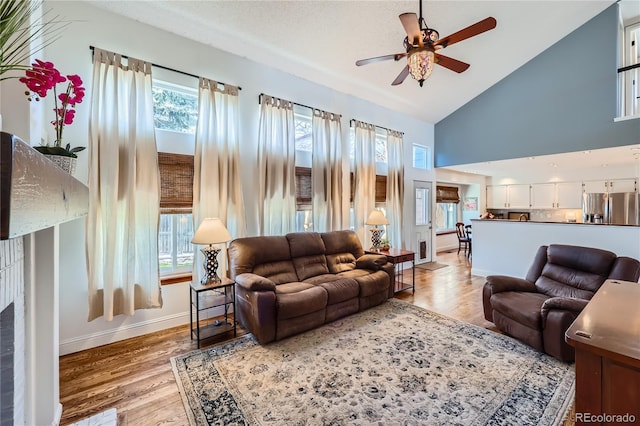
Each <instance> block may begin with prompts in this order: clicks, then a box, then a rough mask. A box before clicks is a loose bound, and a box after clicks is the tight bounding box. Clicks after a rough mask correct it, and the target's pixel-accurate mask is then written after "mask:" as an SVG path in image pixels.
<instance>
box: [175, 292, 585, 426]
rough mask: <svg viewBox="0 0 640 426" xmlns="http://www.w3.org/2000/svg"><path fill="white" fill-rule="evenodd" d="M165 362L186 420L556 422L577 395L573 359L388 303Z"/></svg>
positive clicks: (214, 422) (272, 422) (215, 422)
mask: <svg viewBox="0 0 640 426" xmlns="http://www.w3.org/2000/svg"><path fill="white" fill-rule="evenodd" d="M171 363H172V366H173V369H174V373H175V375H176V378H177V382H178V387H179V388H180V393H181V395H182V398H183V401H184V405H185V409H186V411H187V415H188V416H189V419H190V422H191V424H192V425H228V424H238V425H242V424H249V425H329V424H331V425H352V424H372V423H376V424H384V425H391V424H393V425H400V424H402V425H488V424H491V425H539V426H543V425H558V424H561V423H562V420H563V417H564V416H565V414H566V413H567V411H568V410H569V408H570V406H571V403H572V401H573V395H574V388H573V386H574V370H573V365H572V364H564V363H562V362H560V361H557V360H556V359H554V358H551V357H549V356H547V355H544V354H541V353H539V352H537V351H535V350H533V349H531V348H529V347H528V346H525V345H523V344H521V343H520V342H518V341H516V340H514V339H511V338H509V337H507V336H504V335H501V334H498V333H494V332H492V331H489V330H485V329H483V328H480V327H477V326H473V325H469V324H466V323H462V322H459V321H456V320H453V319H449V318H445V317H442V316H440V315H437V314H434V313H432V312H429V311H426V310H424V309H421V308H419V307H416V306H413V305H410V304H407V303H405V302H401V301H397V300H393V299H392V300H389V301H388V302H386V303H384V304H382V305H380V306H378V307H375V308H372V309H369V310H366V311H364V312H361V313H358V314H355V315H351V316H349V317H346V318H343V319H340V320H337V321H334V322H332V323H330V324H327V325H325V326H323V327H320V328H318V329H315V330H312V331H309V332H306V333H303V334H300V335H297V336H293V337H290V338H288V339H285V340H282V341H280V342H274V343H270V344H268V345H265V346H260V345H259V344H257V343H256V342H255V341H254V339H253V336H252V335H247V336H244V337H242V338H238V339H235V340H233V341H231V342H228V343H225V344H222V345H220V346H215V347H211V348H208V349H203V350H201V351H196V352H192V353H189V354H186V355H182V356H179V357H175V358H172V359H171Z"/></svg>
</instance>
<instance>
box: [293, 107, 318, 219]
mask: <svg viewBox="0 0 640 426" xmlns="http://www.w3.org/2000/svg"><path fill="white" fill-rule="evenodd" d="M293 119H294V125H295V133H296V134H295V145H296V231H298V232H305V231H313V207H312V202H311V197H312V196H313V194H312V190H311V156H312V154H313V152H312V151H313V149H312V146H313V144H312V139H311V120H312V110H311V108H306V107H302V106H300V105H294V107H293Z"/></svg>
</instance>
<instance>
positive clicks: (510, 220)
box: [471, 219, 640, 228]
mask: <svg viewBox="0 0 640 426" xmlns="http://www.w3.org/2000/svg"><path fill="white" fill-rule="evenodd" d="M477 221H482V222H515V223H553V224H564V225H587V226H633V227H636V228H638V227H640V225H622V224H607V223H584V222H552V221H543V220H527V221H524V220H517V219H471V222H472V223H475V222H477Z"/></svg>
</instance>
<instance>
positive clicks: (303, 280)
mask: <svg viewBox="0 0 640 426" xmlns="http://www.w3.org/2000/svg"><path fill="white" fill-rule="evenodd" d="M228 254H229V272H230V277H231V278H232V279H233V280H235V282H236V307H235V309H236V318H237V319H238V320H239V321H240V323H241V324H242V325H243V326H244V327H245V328H246V329H247V330H249V331H250V332H251V333H253V335H254V336H255V337H256V338H257V339H258V341H259V342H260V343H262V344H264V343H268V342H271V341H273V340H280V339H282V338H285V337H287V336H291V335H293V334H296V333H300V332H302V331H306V330H310V329H312V328H315V327H318V326H320V325H322V324H324V323H327V322H330V321H333V320H336V319H338V318H341V317H344V316H346V315H350V314H352V313H355V312H359V311H362V310H364V309H367V308H370V307H372V306H375V305H378V304H380V303H382V302H384V301H385V300H387V299H388V298H390V297H393V286H392V285H391V283H392V282H393V279H394V275H393V274H394V271H393V265H392V264H391V263H389V262H387V258H386V257H385V256H382V255H374V254H366V255H365V254H364V251H363V249H362V245H361V244H360V240H359V239H358V236H357V234H356V233H355V232H352V231H333V232H326V233H317V232H298V233H291V234H287V235H285V236H265V237H248V238H238V239H236V240H234V241H232V242H231V244H230V245H229V251H228Z"/></svg>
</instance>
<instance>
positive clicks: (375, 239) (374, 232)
mask: <svg viewBox="0 0 640 426" xmlns="http://www.w3.org/2000/svg"><path fill="white" fill-rule="evenodd" d="M370 231H371V250H376V251H379V250H380V246H381V245H382V233H383V232H384V230H383V229H381V228H378V227H377V226H376V227H375V228H371V229H370Z"/></svg>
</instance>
